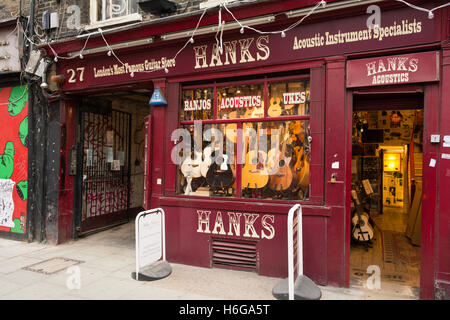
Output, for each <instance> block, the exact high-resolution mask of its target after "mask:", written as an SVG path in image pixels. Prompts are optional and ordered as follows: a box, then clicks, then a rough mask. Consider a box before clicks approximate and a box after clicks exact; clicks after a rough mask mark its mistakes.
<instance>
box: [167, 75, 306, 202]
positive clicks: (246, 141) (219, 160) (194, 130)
mask: <svg viewBox="0 0 450 320" xmlns="http://www.w3.org/2000/svg"><path fill="white" fill-rule="evenodd" d="M309 88H310V87H309V80H307V79H301V80H289V81H281V80H277V81H269V80H268V79H267V78H266V79H264V80H261V81H255V83H245V84H233V85H226V86H224V85H220V84H212V85H210V86H204V85H203V86H200V87H195V86H189V87H184V88H182V90H181V99H180V100H181V101H180V124H181V128H180V129H183V130H184V134H183V135H184V136H183V138H182V139H179V140H178V143H181V142H180V141H182V142H183V143H184V147H183V148H180V150H183V152H182V153H180V154H179V157H180V158H182V159H181V160H179V161H178V162H177V165H178V175H177V177H178V178H177V189H176V190H177V194H179V195H186V196H205V197H218V196H221V197H235V198H245V199H264V200H308V199H309V183H310V179H309V176H310V173H309V163H310V145H309V138H310V116H309V114H310V110H309ZM271 99H272V101H273V99H281V101H280V102H279V105H280V107H281V108H282V111H280V112H279V113H276V114H270V113H269V109H270V103H264V102H265V101H269V100H271ZM271 111H272V110H271ZM275 117H282V118H283V119H274V118H275ZM173 140H176V139H173ZM178 143H177V145H178ZM183 153H184V154H183Z"/></svg>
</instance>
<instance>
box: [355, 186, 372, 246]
mask: <svg viewBox="0 0 450 320" xmlns="http://www.w3.org/2000/svg"><path fill="white" fill-rule="evenodd" d="M351 195H352V198H353V201H354V203H355V205H356V214H355V215H354V216H353V218H352V224H353V229H352V236H353V238H354V239H355V240H357V241H360V242H367V241H370V240H372V239H373V228H372V226H371V225H370V223H369V217H368V215H367V214H366V213H363V209H362V206H361V203H360V202H359V199H358V194H357V193H356V191H355V190H352V191H351Z"/></svg>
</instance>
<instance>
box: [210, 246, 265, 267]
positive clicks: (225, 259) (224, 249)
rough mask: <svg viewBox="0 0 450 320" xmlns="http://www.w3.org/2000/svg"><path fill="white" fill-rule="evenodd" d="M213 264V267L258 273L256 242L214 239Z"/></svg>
mask: <svg viewBox="0 0 450 320" xmlns="http://www.w3.org/2000/svg"><path fill="white" fill-rule="evenodd" d="M211 264H212V266H213V267H219V268H227V269H238V270H246V271H254V272H257V271H258V253H257V250H256V242H251V241H241V240H228V239H214V238H213V239H212V247H211Z"/></svg>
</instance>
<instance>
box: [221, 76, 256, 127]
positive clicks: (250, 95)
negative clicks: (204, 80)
mask: <svg viewBox="0 0 450 320" xmlns="http://www.w3.org/2000/svg"><path fill="white" fill-rule="evenodd" d="M217 113H218V115H217V118H218V119H237V118H241V119H242V118H244V119H249V118H262V117H264V85H263V84H252V85H241V86H231V87H223V88H218V90H217Z"/></svg>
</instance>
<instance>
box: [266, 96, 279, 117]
mask: <svg viewBox="0 0 450 320" xmlns="http://www.w3.org/2000/svg"><path fill="white" fill-rule="evenodd" d="M269 104H270V105H269V110H267V114H268V115H269V116H270V117H279V116H281V113H282V112H283V109H282V108H281V98H280V97H278V98H276V97H273V98H270V103H269Z"/></svg>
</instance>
